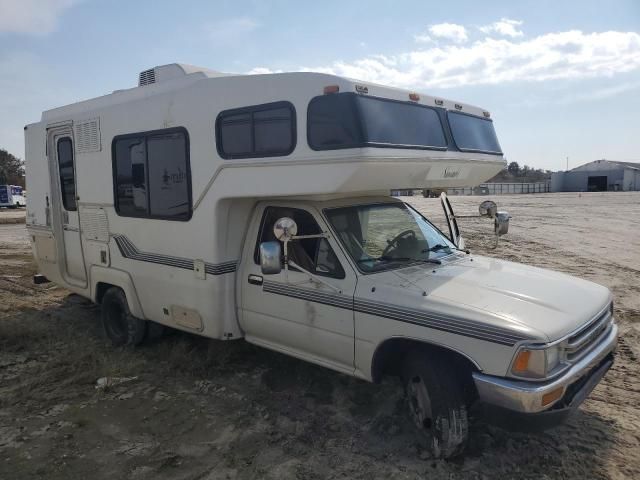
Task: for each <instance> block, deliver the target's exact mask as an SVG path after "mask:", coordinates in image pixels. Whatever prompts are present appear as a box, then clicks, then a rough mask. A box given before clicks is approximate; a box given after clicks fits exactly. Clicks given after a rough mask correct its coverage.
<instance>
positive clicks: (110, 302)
mask: <svg viewBox="0 0 640 480" xmlns="http://www.w3.org/2000/svg"><path fill="white" fill-rule="evenodd" d="M101 317H102V325H103V327H104V332H105V334H106V336H107V338H108V339H109V340H111V343H112V344H113V345H114V346H116V347H119V346H123V345H131V346H133V345H139V344H140V343H141V342H142V340H144V337H145V334H146V332H147V322H145V321H144V320H141V319H139V318H137V317H134V316H133V315H131V312H130V311H129V305H128V304H127V297H126V296H125V294H124V292H123V291H122V290H121V289H120V288H118V287H111V288H109V290H107V291H106V292H105V294H104V296H103V297H102V307H101Z"/></svg>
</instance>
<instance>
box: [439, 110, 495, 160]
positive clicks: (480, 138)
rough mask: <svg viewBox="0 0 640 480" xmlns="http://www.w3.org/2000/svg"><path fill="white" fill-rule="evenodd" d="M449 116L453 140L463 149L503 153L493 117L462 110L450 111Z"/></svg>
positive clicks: (464, 150)
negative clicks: (484, 116) (478, 115)
mask: <svg viewBox="0 0 640 480" xmlns="http://www.w3.org/2000/svg"><path fill="white" fill-rule="evenodd" d="M447 118H448V120H449V125H450V126H451V134H452V135H453V141H454V142H456V146H457V147H458V148H459V149H460V150H461V151H463V152H481V153H493V154H498V155H499V154H502V149H501V148H500V144H499V143H498V137H497V136H496V131H495V129H494V128H493V121H492V120H491V119H489V118H482V117H476V116H475V115H470V114H468V113H462V112H448V113H447Z"/></svg>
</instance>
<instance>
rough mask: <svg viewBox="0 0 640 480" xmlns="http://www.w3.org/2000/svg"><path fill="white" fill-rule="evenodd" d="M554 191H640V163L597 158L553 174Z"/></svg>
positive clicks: (552, 189)
mask: <svg viewBox="0 0 640 480" xmlns="http://www.w3.org/2000/svg"><path fill="white" fill-rule="evenodd" d="M551 191H552V192H606V191H625V192H629V191H640V163H635V162H617V161H614V160H604V159H603V160H595V161H593V162H589V163H585V164H584V165H581V166H579V167H576V168H574V169H572V170H568V171H566V172H555V173H553V174H552V175H551Z"/></svg>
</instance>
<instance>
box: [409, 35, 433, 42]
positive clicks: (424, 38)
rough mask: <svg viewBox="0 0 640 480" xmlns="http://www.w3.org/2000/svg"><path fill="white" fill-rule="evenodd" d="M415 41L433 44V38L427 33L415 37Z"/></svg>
mask: <svg viewBox="0 0 640 480" xmlns="http://www.w3.org/2000/svg"><path fill="white" fill-rule="evenodd" d="M413 39H414V40H415V41H416V43H431V42H433V38H431V37H430V36H429V35H427V34H426V33H421V34H418V35H414V36H413Z"/></svg>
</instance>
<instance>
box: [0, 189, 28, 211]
mask: <svg viewBox="0 0 640 480" xmlns="http://www.w3.org/2000/svg"><path fill="white" fill-rule="evenodd" d="M25 205H26V199H25V192H24V190H23V188H22V187H20V186H19V185H0V207H8V208H18V207H24V206H25Z"/></svg>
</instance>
